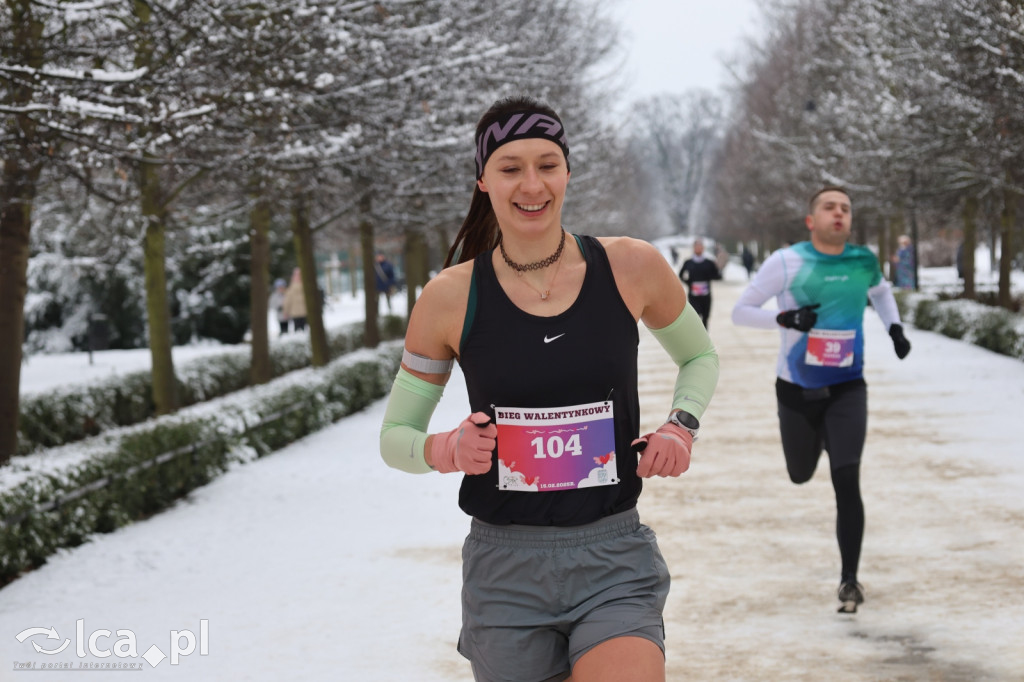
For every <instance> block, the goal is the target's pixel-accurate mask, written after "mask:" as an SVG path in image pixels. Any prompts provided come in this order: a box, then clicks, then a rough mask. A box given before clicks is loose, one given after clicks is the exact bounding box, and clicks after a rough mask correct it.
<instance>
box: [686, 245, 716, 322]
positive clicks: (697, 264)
mask: <svg viewBox="0 0 1024 682" xmlns="http://www.w3.org/2000/svg"><path fill="white" fill-rule="evenodd" d="M679 279H681V280H683V282H684V283H685V284H686V287H687V289H688V291H689V292H690V295H689V296H688V297H687V298H688V300H689V301H690V304H691V305H692V306H693V309H694V310H696V311H697V314H698V315H700V321H701V322H703V323H704V328H705V329H707V328H708V317H709V316H710V315H711V281H712V280H716V279H722V271H721V270H719V269H718V265H716V264H715V261H714V260H712V259H711V258H706V257H705V256H704V242H703V241H701V240H700V239H698V240H696V241H694V242H693V256H692V257H690V258H687V259H686V261H685V262H684V263H683V267H682V268H680V269H679Z"/></svg>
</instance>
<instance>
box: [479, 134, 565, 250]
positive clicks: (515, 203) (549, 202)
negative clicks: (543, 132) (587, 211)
mask: <svg viewBox="0 0 1024 682" xmlns="http://www.w3.org/2000/svg"><path fill="white" fill-rule="evenodd" d="M568 184H569V168H568V165H567V164H566V161H565V156H564V155H563V154H562V150H561V148H560V147H559V146H558V145H557V144H555V143H554V142H552V141H550V140H545V139H543V138H527V139H523V140H516V141H514V142H509V143H507V144H504V145H502V146H501V147H500V148H498V149H497V150H496V151H495V152H494V154H493V155H491V158H489V159H488V160H487V165H486V166H484V173H483V176H481V178H480V179H479V180H477V185H478V186H479V187H480V191H482V192H486V193H487V194H488V196H489V197H490V199H491V206H492V207H493V208H494V215H495V217H496V218H497V219H498V225H500V226H501V228H502V229H506V228H519V229H527V230H531V231H532V230H535V229H537V228H547V227H549V226H550V225H552V224H553V225H555V226H558V227H560V226H561V223H562V203H563V202H564V200H565V190H566V187H567V186H568Z"/></svg>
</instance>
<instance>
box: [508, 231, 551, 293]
mask: <svg viewBox="0 0 1024 682" xmlns="http://www.w3.org/2000/svg"><path fill="white" fill-rule="evenodd" d="M564 246H565V230H562V239H561V241H559V242H558V248H557V249H555V252H554V253H553V254H551V255H550V256H548V257H547V258H545V259H544V260H538V261H534V262H533V263H527V264H525V265H520V264H519V263H517V262H515V261H514V260H512V259H511V258H509V257H508V254H507V253H505V242H498V248H500V249H501V257H502V258H504V259H505V263H506V265H508V266H509V267H510V268H512V269H513V270H515V271H516V274H517V275H519V276H520V277H522V276H523V273H524V272H528V271H530V270H541V269H543V268H546V267H547V266H549V265H551V264H552V263H554V262H555V261H556V260H558V257H559V256H561V255H562V247H564ZM535 291H536V290H535Z"/></svg>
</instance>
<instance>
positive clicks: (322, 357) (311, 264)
mask: <svg viewBox="0 0 1024 682" xmlns="http://www.w3.org/2000/svg"><path fill="white" fill-rule="evenodd" d="M292 235H293V237H294V240H295V257H296V258H297V259H298V261H299V270H300V271H301V272H302V293H303V296H304V298H305V299H306V324H307V325H309V343H310V349H311V350H312V352H313V366H314V367H323V366H324V365H326V364H327V363H328V362H330V359H331V358H330V351H329V350H328V348H327V332H326V331H325V330H324V315H323V309H322V307H321V306H320V287H319V286H318V285H317V282H316V258H315V256H314V254H313V231H312V230H310V229H309V217H308V215H307V214H306V204H305V200H304V199H302V198H299V199H296V200H295V203H294V204H293V207H292Z"/></svg>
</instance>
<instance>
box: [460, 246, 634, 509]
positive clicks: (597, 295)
mask: <svg viewBox="0 0 1024 682" xmlns="http://www.w3.org/2000/svg"><path fill="white" fill-rule="evenodd" d="M576 241H577V243H578V244H579V247H580V249H581V251H582V252H583V257H584V259H585V260H586V263H587V270H586V274H585V276H584V279H583V286H582V288H581V289H580V293H579V296H578V297H577V299H576V301H575V302H573V304H572V305H571V306H570V307H569V309H568V310H566V311H565V312H563V313H561V314H560V315H556V316H554V317H538V316H536V315H531V314H529V313H526V312H524V311H522V310H520V309H519V308H518V307H516V306H515V304H513V303H512V301H511V300H509V298H508V296H507V295H506V294H505V291H504V290H503V289H502V288H501V286H500V285H499V284H498V280H497V277H496V276H495V273H494V268H493V266H492V263H491V255H492V252H487V253H483V254H481V255H479V256H477V257H476V260H475V261H474V264H473V284H472V287H471V289H470V296H469V306H468V308H467V311H466V322H465V328H464V330H463V333H462V340H461V343H460V352H459V356H460V359H459V364H460V365H461V367H462V371H463V374H464V375H465V377H466V386H467V388H468V391H469V404H470V406H471V407H472V410H473V411H474V412H485V413H487V414H489V415H490V416H491V419H492V420H493V419H494V408H493V406H495V405H497V406H501V407H517V406H518V407H564V406H569V405H580V404H585V403H592V402H599V401H603V400H608V399H610V400H611V401H612V403H613V408H614V416H615V422H614V424H615V454H616V464H617V469H618V471H617V473H618V477H619V482H618V483H617V484H615V485H606V486H598V487H592V488H582V489H575V490H565V491H553V492H520V491H514V492H513V491H508V490H499V489H498V461H497V460H498V453H497V451H495V454H494V457H493V459H492V466H491V470H490V471H489V472H487V473H486V474H481V475H478V476H465V477H463V480H462V488H461V490H460V492H459V506H460V507H461V508H462V510H463V511H465V512H466V513H467V514H469V515H471V516H474V517H476V518H478V519H480V520H482V521H486V522H488V523H493V524H509V523H517V524H525V525H532V526H547V525H556V526H577V525H582V524H585V523H590V522H592V521H595V520H597V519H600V518H602V517H604V516H607V515H609V514H616V513H618V512H622V511H626V510H628V509H631V508H633V507H634V506H636V501H637V498H638V497H639V496H640V489H641V482H640V479H639V478H637V475H636V464H637V458H636V456H635V455H634V454H633V453H632V450H631V449H630V442H631V441H632V440H633V439H634V438H636V437H637V434H638V431H639V428H640V404H639V398H638V396H637V369H636V364H637V345H638V344H639V332H638V331H637V323H636V321H635V320H634V319H633V315H632V313H630V311H629V308H628V307H627V306H626V303H625V301H623V300H622V296H620V295H619V290H618V288H616V286H615V280H614V278H613V276H612V270H611V266H610V265H609V263H608V256H607V254H606V253H605V250H604V247H603V246H601V243H600V242H598V240H597V239H595V238H593V237H579V236H577V237H576Z"/></svg>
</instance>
